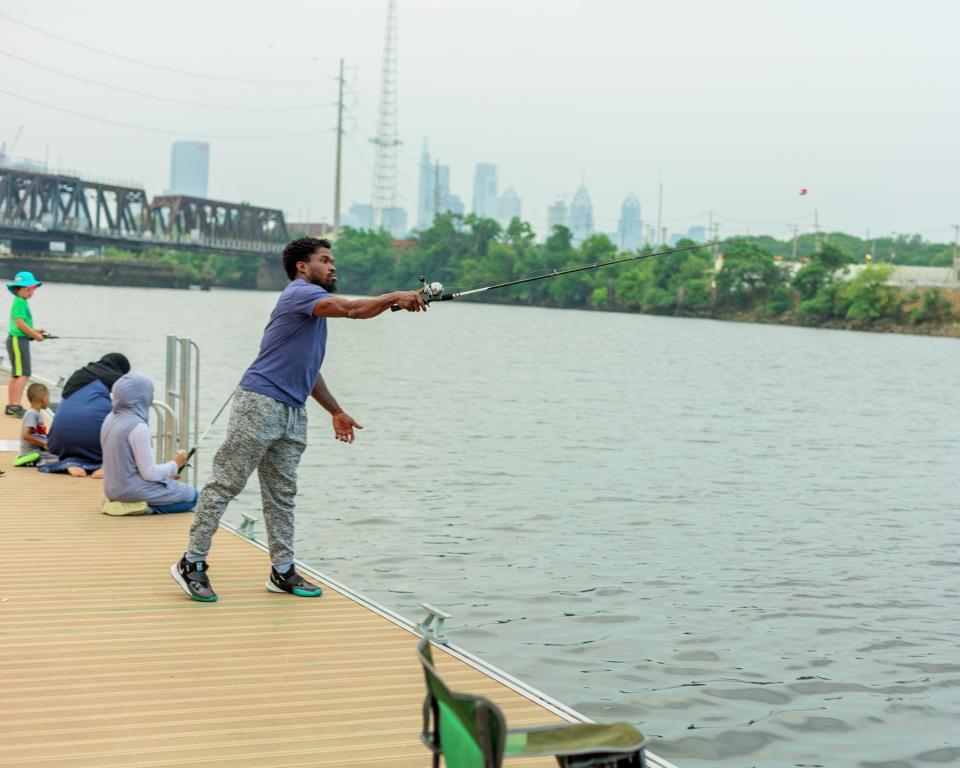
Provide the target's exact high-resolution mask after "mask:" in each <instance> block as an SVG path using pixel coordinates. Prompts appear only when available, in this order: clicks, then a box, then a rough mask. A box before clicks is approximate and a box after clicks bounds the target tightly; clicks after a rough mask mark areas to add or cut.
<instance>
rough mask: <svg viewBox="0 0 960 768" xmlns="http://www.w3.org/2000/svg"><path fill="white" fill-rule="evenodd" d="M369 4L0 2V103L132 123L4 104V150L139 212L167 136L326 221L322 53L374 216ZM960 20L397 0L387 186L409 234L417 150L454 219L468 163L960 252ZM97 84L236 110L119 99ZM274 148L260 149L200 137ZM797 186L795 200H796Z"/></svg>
mask: <svg viewBox="0 0 960 768" xmlns="http://www.w3.org/2000/svg"><path fill="white" fill-rule="evenodd" d="M386 6H387V3H386V0H351V2H328V1H327V0H312V1H308V0H278V1H277V2H272V3H265V2H262V0H258V1H257V2H254V1H253V0H231V1H230V2H226V0H221V1H220V2H213V1H212V0H200V1H198V0H193V1H192V2H184V1H183V0H167V2H165V3H162V4H156V3H152V4H148V3H141V2H131V1H130V0H126V2H121V1H120V0H92V1H91V2H87V3H76V2H68V0H32V2H30V3H13V2H4V3H0V14H6V15H9V16H12V17H15V18H16V19H18V20H19V21H22V22H24V23H27V24H30V25H33V26H36V27H40V28H42V29H43V30H45V31H47V32H50V33H53V34H55V35H59V36H61V37H67V38H70V39H73V40H78V41H82V42H83V43H85V44H86V45H88V46H92V47H94V48H99V49H102V50H105V51H109V52H111V53H115V54H119V55H121V56H126V57H130V58H133V59H137V60H142V61H146V62H152V63H155V64H157V65H162V66H166V67H172V68H175V69H182V70H186V71H193V72H197V73H203V74H205V75H212V76H218V77H228V78H229V77H233V78H238V79H245V80H261V81H262V80H267V81H278V80H286V81H289V80H300V81H303V80H312V81H314V82H310V83H306V84H303V83H301V84H279V85H278V84H274V85H262V84H253V83H237V82H223V81H217V80H211V79H200V78H194V77H189V76H185V75H181V74H176V73H172V72H165V71H161V70H158V69H153V68H149V67H145V66H141V65H140V64H136V63H130V62H123V61H119V60H117V59H116V58H110V57H107V56H103V55H100V54H98V53H96V52H94V51H91V50H87V49H83V48H78V47H76V46H74V45H71V44H69V43H67V42H63V41H58V40H56V39H54V38H52V37H50V36H48V35H45V34H42V33H40V32H37V31H34V30H31V29H28V28H25V27H24V26H21V25H19V24H16V23H14V22H13V21H11V20H10V19H9V18H6V17H5V16H2V15H0V91H7V92H9V93H15V94H18V95H20V96H26V97H29V98H32V99H35V100H37V101H41V102H44V103H46V104H50V105H55V106H57V107H60V108H62V109H67V110H72V111H75V112H82V113H87V114H90V115H97V116H100V117H102V118H105V119H108V120H113V121H118V122H122V123H129V124H131V125H135V126H145V127H150V128H153V129H155V130H156V131H160V132H151V131H147V130H141V129H138V128H131V127H123V126H119V125H108V124H102V123H98V122H94V121H92V120H89V119H85V118H82V117H79V116H73V115H69V114H64V113H62V112H57V111H53V110H51V109H49V108H47V107H45V106H41V105H39V104H34V103H28V102H26V101H23V100H21V99H18V98H14V97H12V96H10V95H7V94H5V93H0V141H2V140H6V141H8V142H9V141H10V140H11V139H12V138H13V136H14V134H15V133H16V131H17V128H18V126H20V125H23V135H22V138H21V139H20V142H19V145H18V147H17V150H16V154H17V155H23V156H28V157H34V158H39V159H43V157H44V155H45V152H46V151H47V147H49V156H50V160H51V163H52V164H54V165H57V164H59V165H60V166H61V167H64V168H73V169H77V170H80V171H81V172H83V173H86V174H89V175H92V176H98V177H107V178H112V179H134V180H137V181H139V182H140V183H142V184H143V185H144V186H145V187H146V189H147V191H148V193H150V194H151V195H153V194H159V193H161V192H162V191H163V190H164V189H165V188H166V187H167V186H168V184H169V166H170V144H171V142H172V141H174V140H175V139H177V138H191V139H201V140H203V139H208V138H209V140H210V141H211V143H212V150H211V168H210V195H211V196H212V197H218V198H222V199H227V200H249V201H251V202H253V203H255V204H259V205H264V206H270V207H279V208H283V209H284V210H285V211H286V212H287V215H288V217H291V218H294V219H298V218H301V217H302V216H304V215H305V214H306V213H307V212H308V211H309V213H310V215H311V217H312V218H313V219H314V220H316V219H319V218H323V219H325V220H329V219H330V217H331V212H332V207H333V203H332V200H333V168H334V142H335V135H334V131H333V128H334V126H335V110H334V108H333V106H332V105H333V102H334V101H335V100H336V83H335V82H334V78H335V76H336V72H337V66H338V60H339V59H340V58H344V59H345V60H346V62H347V65H348V67H349V68H350V69H349V78H350V90H351V94H350V96H349V97H348V99H349V104H350V105H351V113H352V117H351V119H350V120H349V121H348V126H347V127H348V129H349V134H348V137H347V141H346V145H345V150H344V173H345V179H344V205H343V210H344V212H345V211H346V210H347V208H348V207H349V204H350V203H351V202H367V201H369V198H370V189H371V184H372V175H373V169H372V164H373V147H372V146H371V144H370V142H369V138H370V137H371V136H372V135H373V133H374V131H375V122H376V121H375V116H376V111H377V101H378V91H379V83H380V67H381V59H382V45H383V31H384V21H385V16H386ZM958 29H960V3H957V2H955V1H953V0H942V1H936V0H914V2H909V3H908V2H903V0H897V2H891V1H889V0H828V1H821V0H804V1H803V2H793V1H789V2H788V1H787V0H724V1H723V2H720V1H718V0H709V1H708V0H649V1H646V2H641V1H640V0H634V1H629V0H591V1H590V2H586V1H584V2H581V1H580V0H550V1H547V0H510V1H509V2H508V1H507V0H482V1H481V0H470V1H469V2H468V1H466V0H459V1H458V2H453V0H447V1H446V2H443V1H441V0H399V131H400V137H401V139H402V140H403V146H402V147H401V154H400V174H401V175H400V185H399V192H400V196H401V202H402V204H403V205H404V206H405V207H406V208H407V210H408V219H409V221H411V222H415V220H416V179H417V163H418V158H419V155H420V148H421V144H422V141H423V138H424V137H428V138H429V141H430V149H431V151H432V153H433V154H434V155H435V156H436V157H438V158H439V159H440V161H441V162H443V163H448V164H450V165H451V166H452V187H453V191H454V192H456V193H458V194H460V196H461V197H462V198H463V199H464V201H465V202H466V204H467V206H468V207H469V205H470V202H471V197H472V189H473V172H474V165H475V164H476V163H477V162H478V161H483V162H494V163H496V164H497V166H498V168H499V176H500V188H501V190H502V189H503V188H505V187H506V186H512V187H514V188H515V189H516V190H517V192H518V193H519V195H520V197H521V198H522V200H523V213H524V218H527V219H528V220H530V221H531V222H532V223H533V224H534V226H535V227H537V228H542V227H543V226H544V224H545V220H546V207H547V205H548V204H550V203H552V202H553V201H554V200H555V199H557V197H559V196H566V197H567V199H568V200H569V198H570V197H571V196H572V194H573V192H574V191H575V189H576V187H577V186H578V184H579V183H580V180H581V178H583V179H584V180H585V181H586V184H587V188H588V189H589V191H590V194H591V197H592V199H593V203H594V216H595V223H596V226H597V228H598V229H600V230H604V231H612V230H614V229H615V227H616V219H617V218H618V216H619V212H620V203H621V201H622V200H623V198H624V197H625V196H626V194H627V193H628V192H630V191H634V192H635V193H636V194H637V195H638V196H639V198H640V201H641V204H642V206H643V215H644V219H645V220H646V221H648V222H652V221H653V220H655V218H656V214H657V181H658V175H659V174H660V173H662V175H663V186H664V204H663V221H664V225H666V226H668V227H670V229H671V231H676V230H680V229H686V227H688V226H690V225H694V224H705V223H706V219H707V215H706V212H707V211H709V210H713V211H714V212H715V214H716V216H717V217H718V220H719V221H720V222H721V225H722V228H721V234H730V233H732V232H734V231H740V232H743V231H751V232H761V231H764V232H770V233H772V234H778V235H781V236H784V235H786V233H787V232H788V231H789V227H790V224H791V223H793V222H795V223H797V224H799V225H800V227H801V231H803V230H810V229H812V226H813V211H814V210H815V209H816V210H818V211H819V218H820V222H821V225H822V226H823V227H825V228H827V229H843V230H847V231H851V232H854V233H857V234H863V233H864V232H865V231H866V230H867V229H869V230H870V231H871V232H872V233H875V234H881V233H882V234H886V233H889V232H891V231H897V232H920V233H922V234H923V235H924V236H926V237H929V238H932V239H936V240H952V239H953V231H952V229H951V225H952V224H955V223H960V195H958V192H957V189H958V171H960V162H958V161H960V103H958V93H960V89H958V86H957V82H958V75H960V45H958V43H957V34H958ZM11 55H12V56H16V57H21V58H26V59H31V60H33V61H36V62H40V63H42V64H43V65H45V66H47V67H50V68H53V69H58V70H63V71H66V72H70V73H72V74H74V75H77V76H79V77H83V78H86V79H88V80H94V81H100V82H103V83H108V84H111V85H114V86H118V87H121V88H126V89H130V90H135V91H140V92H143V93H146V94H151V95H153V96H161V97H163V98H166V99H179V100H183V101H187V102H197V103H199V104H207V105H215V104H219V105H228V106H229V105H232V106H248V107H250V106H256V107H283V106H286V107H290V106H303V105H311V104H319V105H323V106H321V107H319V108H312V109H307V110H261V111H237V110H228V109H220V108H215V107H213V106H189V105H185V104H174V103H169V102H162V101H156V100H152V99H149V98H144V97H141V96H138V95H133V94H125V93H120V92H117V91H113V90H108V89H106V88H102V87H99V86H96V85H93V84H89V83H84V82H79V81H76V80H71V79H68V78H67V77H65V76H63V75H62V74H57V73H54V72H50V71H45V70H43V69H40V68H38V67H36V66H34V65H32V64H28V63H26V62H24V61H21V60H19V59H17V58H13V57H12V56H11ZM237 136H267V137H274V138H270V139H266V140H255V139H233V140H231V139H228V138H216V137H237ZM801 187H808V188H809V189H810V194H809V195H808V196H807V197H800V196H799V195H798V191H799V190H800V188H801Z"/></svg>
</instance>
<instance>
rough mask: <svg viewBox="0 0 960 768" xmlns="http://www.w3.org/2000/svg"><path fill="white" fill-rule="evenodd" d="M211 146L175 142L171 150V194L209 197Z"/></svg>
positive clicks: (193, 142)
mask: <svg viewBox="0 0 960 768" xmlns="http://www.w3.org/2000/svg"><path fill="white" fill-rule="evenodd" d="M209 173H210V145H209V144H208V143H207V142H205V141H175V142H173V146H172V147H171V149H170V192H171V194H174V195H188V196H190V197H206V196H207V178H208V176H209Z"/></svg>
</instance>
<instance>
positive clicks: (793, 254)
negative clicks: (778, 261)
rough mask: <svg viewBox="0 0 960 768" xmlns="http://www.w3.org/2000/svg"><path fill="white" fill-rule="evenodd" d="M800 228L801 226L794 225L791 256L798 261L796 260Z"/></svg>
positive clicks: (791, 258)
mask: <svg viewBox="0 0 960 768" xmlns="http://www.w3.org/2000/svg"><path fill="white" fill-rule="evenodd" d="M799 229H800V228H799V227H798V226H797V225H796V224H794V225H793V250H792V252H791V256H790V260H791V261H796V260H797V231H798V230H799Z"/></svg>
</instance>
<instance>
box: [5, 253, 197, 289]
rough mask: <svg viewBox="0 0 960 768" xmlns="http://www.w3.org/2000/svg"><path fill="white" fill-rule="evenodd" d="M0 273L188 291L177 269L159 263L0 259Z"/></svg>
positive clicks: (36, 257) (182, 273)
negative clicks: (24, 272) (29, 273)
mask: <svg viewBox="0 0 960 768" xmlns="http://www.w3.org/2000/svg"><path fill="white" fill-rule="evenodd" d="M0 271H2V273H3V274H4V275H7V276H8V277H7V279H9V278H12V277H13V275H15V274H17V272H23V271H27V272H33V273H34V274H35V275H37V276H38V278H39V279H40V280H43V281H47V282H54V283H76V284H80V285H114V286H123V287H128V288H189V287H190V284H191V280H190V277H189V276H188V275H187V273H186V272H185V271H184V270H183V269H181V268H180V267H176V266H174V265H172V264H166V263H164V262H159V261H132V260H131V261H120V260H117V259H99V258H96V257H89V258H85V257H65V258H61V257H57V256H40V255H19V254H18V255H13V256H0Z"/></svg>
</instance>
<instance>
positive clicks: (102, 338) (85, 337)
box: [43, 331, 146, 341]
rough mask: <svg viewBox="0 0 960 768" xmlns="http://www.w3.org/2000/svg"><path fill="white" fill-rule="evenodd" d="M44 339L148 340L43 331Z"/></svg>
mask: <svg viewBox="0 0 960 768" xmlns="http://www.w3.org/2000/svg"><path fill="white" fill-rule="evenodd" d="M43 338H44V339H65V340H69V341H146V339H121V338H120V337H118V336H58V335H55V334H52V333H48V332H47V331H44V332H43Z"/></svg>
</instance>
